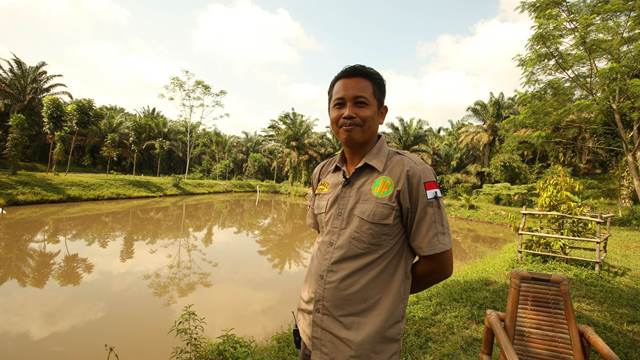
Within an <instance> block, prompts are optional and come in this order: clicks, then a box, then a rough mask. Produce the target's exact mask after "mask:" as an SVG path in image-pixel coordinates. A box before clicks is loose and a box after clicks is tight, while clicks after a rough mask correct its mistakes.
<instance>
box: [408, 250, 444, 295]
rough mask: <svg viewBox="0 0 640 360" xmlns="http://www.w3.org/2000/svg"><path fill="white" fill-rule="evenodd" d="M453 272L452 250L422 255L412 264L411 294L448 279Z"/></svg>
mask: <svg viewBox="0 0 640 360" xmlns="http://www.w3.org/2000/svg"><path fill="white" fill-rule="evenodd" d="M452 272H453V256H452V254H451V250H447V251H443V252H441V253H437V254H433V255H427V256H420V258H419V259H418V261H416V262H415V263H413V265H412V266H411V294H415V293H418V292H420V291H422V290H425V289H428V288H430V287H432V286H433V285H435V284H437V283H439V282H441V281H443V280H445V279H447V278H448V277H449V276H451V273H452Z"/></svg>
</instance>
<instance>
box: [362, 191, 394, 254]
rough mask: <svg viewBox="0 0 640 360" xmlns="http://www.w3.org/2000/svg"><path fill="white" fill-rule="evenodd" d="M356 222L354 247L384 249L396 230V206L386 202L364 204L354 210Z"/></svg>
mask: <svg viewBox="0 0 640 360" xmlns="http://www.w3.org/2000/svg"><path fill="white" fill-rule="evenodd" d="M354 214H355V215H356V221H355V224H353V225H354V226H355V228H354V231H353V239H352V242H353V245H354V246H355V247H356V248H358V249H360V250H370V249H373V248H377V247H382V246H384V245H385V244H389V243H390V242H391V241H392V235H393V234H394V231H395V230H396V226H397V225H398V224H395V222H394V220H395V216H396V205H395V204H393V203H390V202H385V201H371V202H363V203H360V204H358V205H356V207H355V209H354Z"/></svg>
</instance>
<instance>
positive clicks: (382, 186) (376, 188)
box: [371, 176, 395, 198]
mask: <svg viewBox="0 0 640 360" xmlns="http://www.w3.org/2000/svg"><path fill="white" fill-rule="evenodd" d="M394 187H395V185H394V184H393V180H391V178H390V177H388V176H380V177H378V178H377V179H375V180H374V181H373V184H372V185H371V193H372V194H373V196H375V197H377V198H385V197H387V196H389V195H391V193H393V189H394Z"/></svg>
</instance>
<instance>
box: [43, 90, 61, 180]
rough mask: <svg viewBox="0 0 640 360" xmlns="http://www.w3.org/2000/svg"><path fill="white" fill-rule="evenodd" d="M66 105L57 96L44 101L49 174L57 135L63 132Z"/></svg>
mask: <svg viewBox="0 0 640 360" xmlns="http://www.w3.org/2000/svg"><path fill="white" fill-rule="evenodd" d="M65 116H66V113H65V104H64V102H63V101H62V100H61V99H60V98H59V97H57V96H46V97H45V98H44V99H43V100H42V122H43V129H42V130H43V131H44V133H45V134H46V136H47V142H49V155H48V156H47V158H48V160H47V172H49V170H51V162H52V158H53V144H54V143H55V142H56V133H58V132H60V131H62V129H63V126H64V120H65Z"/></svg>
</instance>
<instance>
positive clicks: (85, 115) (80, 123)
mask: <svg viewBox="0 0 640 360" xmlns="http://www.w3.org/2000/svg"><path fill="white" fill-rule="evenodd" d="M66 115H67V116H66V117H67V118H66V124H65V125H66V128H67V131H69V132H70V133H71V132H73V136H72V137H71V146H70V147H69V158H68V159H67V169H66V171H65V175H66V174H67V173H69V167H70V166H71V157H72V156H73V149H74V147H75V145H76V138H77V137H78V134H79V133H80V131H81V130H82V131H84V130H85V129H88V128H90V127H91V126H92V125H93V123H94V122H95V121H97V119H98V117H97V116H96V106H95V104H94V102H93V100H92V99H78V100H73V101H72V102H70V103H69V104H68V105H67V107H66Z"/></svg>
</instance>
